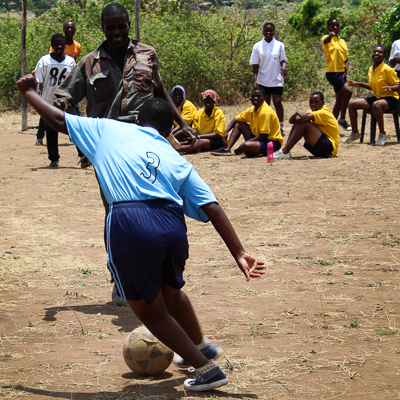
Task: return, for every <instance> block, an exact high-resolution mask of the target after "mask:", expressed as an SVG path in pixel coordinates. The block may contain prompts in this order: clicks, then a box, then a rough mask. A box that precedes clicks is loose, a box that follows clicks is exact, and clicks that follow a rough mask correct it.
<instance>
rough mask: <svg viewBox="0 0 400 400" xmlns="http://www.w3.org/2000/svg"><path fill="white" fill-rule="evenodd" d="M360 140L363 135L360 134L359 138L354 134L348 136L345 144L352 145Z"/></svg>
mask: <svg viewBox="0 0 400 400" xmlns="http://www.w3.org/2000/svg"><path fill="white" fill-rule="evenodd" d="M360 138H361V134H358V136H356V135H355V134H354V133H351V134H350V136H348V137H347V139H346V140H345V141H344V142H343V143H351V142H354V141H355V140H358V139H360Z"/></svg>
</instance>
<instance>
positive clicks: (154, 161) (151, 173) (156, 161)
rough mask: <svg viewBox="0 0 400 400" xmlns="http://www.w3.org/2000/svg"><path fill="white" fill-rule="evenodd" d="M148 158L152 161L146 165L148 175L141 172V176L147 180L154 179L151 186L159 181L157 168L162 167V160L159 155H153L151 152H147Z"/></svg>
mask: <svg viewBox="0 0 400 400" xmlns="http://www.w3.org/2000/svg"><path fill="white" fill-rule="evenodd" d="M146 156H147V158H148V159H150V161H149V162H148V163H147V165H146V169H147V171H148V174H145V173H143V172H141V173H140V175H141V176H143V177H144V178H146V179H151V178H152V177H153V178H154V179H153V181H152V182H151V184H153V183H154V182H155V181H156V179H157V168H158V167H159V165H160V158H159V157H158V155H157V154H155V153H152V152H151V151H148V152H146Z"/></svg>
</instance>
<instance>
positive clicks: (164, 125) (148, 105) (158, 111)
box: [136, 97, 174, 138]
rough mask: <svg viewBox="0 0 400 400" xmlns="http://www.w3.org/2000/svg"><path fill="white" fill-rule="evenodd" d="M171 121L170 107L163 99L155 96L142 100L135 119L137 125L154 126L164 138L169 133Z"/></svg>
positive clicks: (172, 115)
mask: <svg viewBox="0 0 400 400" xmlns="http://www.w3.org/2000/svg"><path fill="white" fill-rule="evenodd" d="M173 122H174V113H173V112H172V107H171V106H170V105H169V104H168V103H167V102H166V101H165V100H163V99H158V98H155V97H154V98H152V99H149V100H147V101H146V102H144V104H143V105H142V107H140V109H139V115H138V117H137V120H136V123H137V124H138V125H139V126H143V127H145V126H147V127H151V128H154V129H156V130H157V131H158V132H159V133H160V135H161V136H163V137H165V138H166V137H167V136H168V135H169V134H170V133H171V127H172V124H173Z"/></svg>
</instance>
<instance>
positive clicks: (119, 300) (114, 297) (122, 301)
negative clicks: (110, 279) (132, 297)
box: [111, 283, 128, 307]
mask: <svg viewBox="0 0 400 400" xmlns="http://www.w3.org/2000/svg"><path fill="white" fill-rule="evenodd" d="M111 298H112V301H113V303H114V304H115V305H116V306H118V307H121V306H127V305H128V302H127V301H126V300H125V299H123V298H122V297H120V296H119V294H118V290H117V286H116V285H115V283H114V288H113V291H112V295H111Z"/></svg>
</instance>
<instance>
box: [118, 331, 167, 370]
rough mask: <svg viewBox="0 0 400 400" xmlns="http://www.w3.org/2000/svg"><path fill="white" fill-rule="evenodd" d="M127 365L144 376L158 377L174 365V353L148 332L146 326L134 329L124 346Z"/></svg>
mask: <svg viewBox="0 0 400 400" xmlns="http://www.w3.org/2000/svg"><path fill="white" fill-rule="evenodd" d="M123 354H124V360H125V362H126V365H127V366H128V367H129V368H130V369H131V370H132V371H133V372H136V373H137V374H139V375H142V376H149V375H157V374H160V373H161V372H163V371H165V370H166V369H167V368H168V367H169V366H170V365H171V363H172V360H173V358H174V352H173V351H172V350H171V349H169V348H168V347H167V346H165V344H163V343H161V342H160V341H158V340H157V338H156V337H155V336H154V335H153V334H152V333H151V332H149V331H148V330H147V328H146V327H145V326H140V327H139V328H136V329H134V330H133V331H132V332H131V333H130V334H129V335H128V337H127V338H126V340H125V344H124V351H123Z"/></svg>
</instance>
